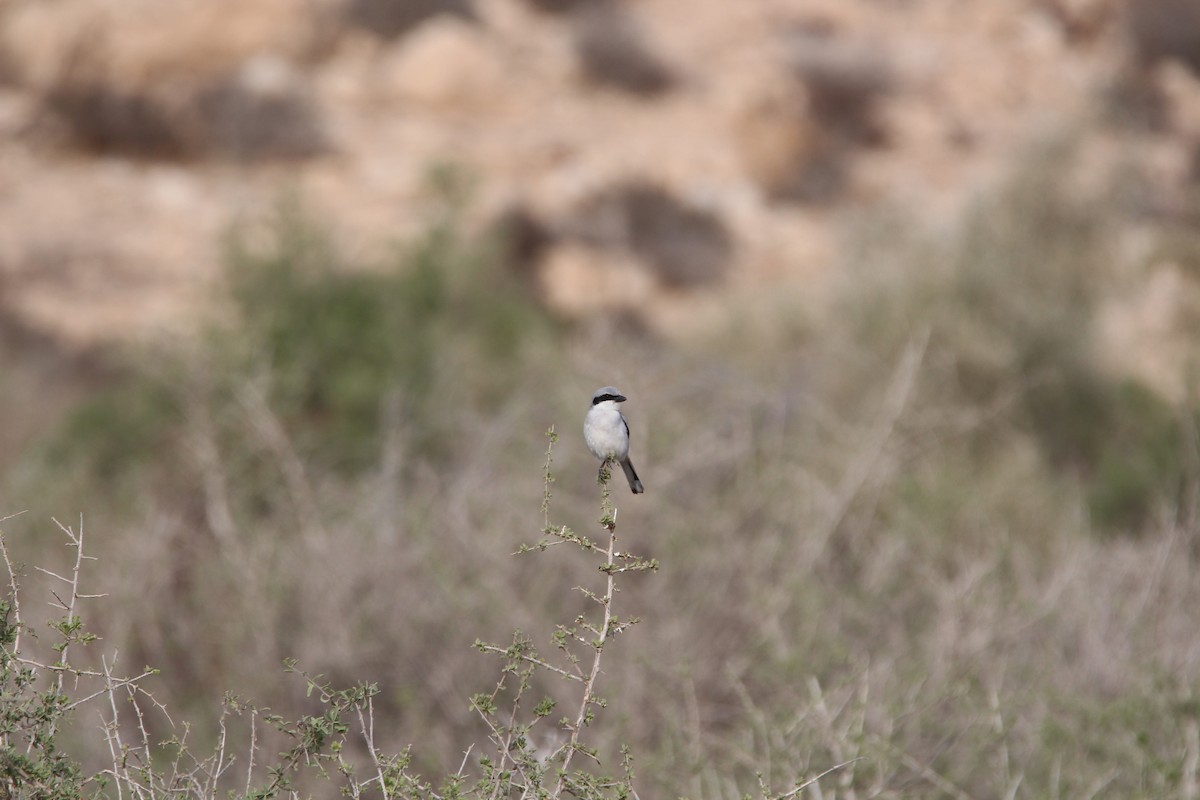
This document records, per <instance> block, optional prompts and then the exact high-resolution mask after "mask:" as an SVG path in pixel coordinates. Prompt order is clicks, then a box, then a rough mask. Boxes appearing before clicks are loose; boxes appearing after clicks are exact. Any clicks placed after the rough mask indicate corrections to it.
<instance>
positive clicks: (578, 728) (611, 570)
mask: <svg viewBox="0 0 1200 800" xmlns="http://www.w3.org/2000/svg"><path fill="white" fill-rule="evenodd" d="M611 466H612V461H611V459H606V460H605V462H604V464H603V465H602V466H601V471H600V498H601V501H600V525H601V526H602V527H603V528H604V529H605V530H606V531H608V547H607V548H605V549H604V550H602V551H601V553H602V554H603V555H604V564H603V565H601V567H600V569H601V571H603V572H604V575H605V582H604V595H603V596H602V597H599V598H595V599H596V600H597V602H599V604H600V606H601V608H602V609H603V619H602V621H601V623H600V626H599V627H598V628H594V629H592V631H593V633H595V634H596V639H595V640H594V641H593V642H592V643H591V646H592V666H591V669H590V670H589V672H588V674H587V677H586V678H585V679H584V683H583V694H582V697H581V698H580V701H579V712H578V713H577V714H576V716H575V723H574V724H573V725H572V726H571V736H570V738H569V739H568V740H567V743H566V745H565V748H566V755H565V756H563V763H562V768H561V770H560V771H559V775H558V783H557V785H556V786H555V787H554V793H553V794H552V795H551V797H552V798H557V797H559V796H561V795H562V792H563V789H564V787H565V786H566V783H567V780H568V774H569V771H570V767H571V759H572V757H573V756H574V755H575V752H576V751H577V750H579V735H580V733H581V732H582V731H583V727H584V725H586V724H588V722H589V719H588V710H589V709H590V707H591V705H592V703H593V701H594V699H595V688H596V678H597V677H598V676H599V675H600V659H601V656H603V654H604V645H605V644H606V643H607V642H608V637H609V634H610V633H611V632H612V622H613V613H612V603H613V596H614V595H615V594H616V592H617V577H616V576H617V572H618V569H617V565H616V555H617V511H616V509H615V508H614V507H613V505H612V498H611V496H610V492H609V488H608V478H609V475H610V468H611Z"/></svg>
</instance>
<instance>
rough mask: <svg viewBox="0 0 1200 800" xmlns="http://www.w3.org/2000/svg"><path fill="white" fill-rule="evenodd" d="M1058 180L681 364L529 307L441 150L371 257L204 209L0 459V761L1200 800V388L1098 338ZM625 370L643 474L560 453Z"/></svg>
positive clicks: (407, 789)
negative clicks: (177, 266) (165, 276)
mask: <svg viewBox="0 0 1200 800" xmlns="http://www.w3.org/2000/svg"><path fill="white" fill-rule="evenodd" d="M1077 164H1078V158H1077V152H1076V150H1075V148H1073V146H1072V144H1071V143H1070V142H1069V141H1058V142H1055V143H1052V144H1050V145H1047V146H1046V147H1044V148H1042V149H1040V150H1038V151H1037V152H1035V153H1032V154H1030V155H1029V156H1027V158H1026V161H1025V164H1024V166H1023V167H1022V168H1021V169H1019V170H1015V171H1014V172H1013V173H1012V174H1011V175H1010V176H1009V177H1008V178H1007V179H1006V180H1005V181H1003V182H1002V183H1000V184H998V185H997V186H996V188H995V189H994V190H993V191H992V192H991V193H989V194H987V195H986V196H982V197H980V199H979V200H978V201H977V203H976V204H975V206H974V207H973V208H972V209H970V210H969V211H968V212H966V213H964V214H963V215H962V216H961V218H960V221H959V223H958V224H957V226H956V227H954V228H953V229H950V230H940V231H922V230H921V229H920V228H919V227H916V226H912V225H911V224H909V223H910V221H911V220H908V219H906V218H905V217H904V215H903V212H899V211H897V212H892V213H880V214H878V215H876V216H875V217H872V218H871V219H863V220H861V221H860V222H859V223H858V224H857V225H855V226H853V227H848V228H847V230H846V237H847V244H846V247H845V258H846V264H845V265H844V270H845V276H846V280H845V286H844V288H843V289H841V290H839V292H838V294H837V297H836V298H835V300H834V301H833V302H831V303H830V304H829V307H828V308H827V309H825V310H824V311H821V312H818V311H813V310H812V309H811V306H810V305H807V304H805V303H803V302H801V299H800V298H798V297H795V296H789V295H779V296H776V297H773V298H772V299H771V301H770V302H766V303H762V304H757V305H756V306H755V307H754V308H747V309H746V312H745V320H744V323H734V325H735V327H736V328H737V330H735V331H733V335H732V336H731V335H729V332H714V335H713V336H712V338H711V339H710V340H708V341H697V342H695V343H693V344H692V345H690V346H688V347H681V346H679V345H674V344H668V343H666V342H664V341H661V340H657V339H655V338H654V337H652V336H649V335H647V334H646V333H645V332H644V331H643V330H640V329H638V328H637V327H636V326H615V327H600V328H591V327H588V326H583V325H580V324H577V323H568V322H567V321H565V320H562V319H558V318H556V317H554V316H553V315H552V314H550V313H548V312H547V311H546V310H545V309H544V308H543V307H542V306H541V305H540V304H539V303H538V302H537V301H536V299H535V298H534V296H533V295H532V294H531V293H530V292H529V291H528V290H527V288H526V286H525V284H524V282H523V280H522V277H521V276H520V275H518V274H514V273H513V272H512V271H510V270H507V269H505V268H504V267H503V264H504V263H505V259H506V257H505V253H507V252H508V248H507V247H506V246H505V244H504V241H503V236H504V233H503V231H502V230H499V231H497V230H479V229H475V228H472V227H470V226H467V225H464V224H463V214H462V209H463V207H464V206H465V205H467V204H469V203H470V202H471V200H470V197H471V192H470V182H469V180H466V178H465V177H464V175H463V174H462V173H461V172H460V171H455V170H440V171H437V172H436V173H434V177H433V179H432V180H431V182H430V189H429V192H430V194H429V208H431V209H434V210H433V211H431V213H430V217H429V222H428V226H427V229H426V231H425V232H424V233H423V234H421V235H420V236H418V237H416V238H415V239H413V240H410V241H407V242H404V243H402V244H399V245H397V246H396V247H395V248H393V249H392V250H390V251H389V252H390V253H391V255H389V256H388V258H387V259H385V260H384V261H383V262H381V263H355V262H354V261H353V260H352V259H351V258H350V257H349V256H347V255H346V254H345V253H344V251H343V250H341V249H339V247H338V245H337V243H336V242H335V241H334V240H333V239H332V238H331V237H329V236H328V235H327V234H326V232H324V231H323V230H322V228H321V225H320V224H319V222H317V221H316V220H314V219H313V218H312V217H311V215H309V214H308V213H307V212H306V211H305V208H304V203H303V200H302V199H292V200H288V201H284V202H282V203H281V204H280V206H279V208H278V210H277V212H276V213H275V214H274V215H273V217H272V218H271V219H269V220H251V221H248V222H247V223H246V224H244V225H242V226H239V227H237V228H235V229H234V230H232V231H231V233H230V234H229V236H228V239H227V244H226V247H225V251H226V253H227V270H228V272H227V281H226V282H225V284H224V286H225V288H224V289H223V294H222V295H221V297H220V298H219V299H218V302H214V303H213V309H214V310H213V312H212V314H211V315H209V316H208V317H207V318H206V321H204V322H202V323H201V324H200V325H199V328H198V329H197V330H196V331H195V332H194V333H193V334H191V335H187V336H181V337H179V338H178V339H177V340H173V341H162V342H159V343H158V344H156V345H155V346H153V347H144V348H138V349H132V350H129V351H128V352H126V353H125V354H124V356H123V358H122V360H121V362H120V365H119V368H117V369H115V370H113V372H112V374H111V375H110V377H109V378H107V380H106V383H107V386H106V388H105V389H104V390H103V391H102V392H100V393H95V394H91V395H89V396H88V397H86V399H84V400H83V401H81V402H79V403H78V404H76V405H75V406H74V407H73V408H72V409H71V410H69V411H68V412H67V413H66V414H65V415H64V416H63V417H62V421H61V422H60V423H59V424H57V425H56V426H55V427H54V428H53V429H52V430H50V431H49V432H48V433H47V434H45V435H44V436H42V437H40V438H39V439H38V440H37V441H36V442H35V444H34V445H32V446H31V447H30V448H28V449H27V452H26V454H25V456H24V457H23V458H21V459H20V460H19V461H18V462H17V463H16V464H15V465H14V466H13V467H12V468H11V469H10V470H9V473H8V475H7V476H6V482H5V486H6V497H9V498H13V500H11V501H10V502H19V504H20V505H21V506H22V508H21V509H17V510H23V509H27V510H25V513H23V514H21V515H20V516H16V517H11V518H9V519H7V520H6V521H5V522H4V525H3V531H4V542H5V548H6V552H7V556H6V562H7V564H8V566H9V571H10V573H9V574H10V576H11V580H10V581H9V582H8V590H7V591H6V596H7V600H6V605H5V615H4V619H5V628H4V636H3V646H4V658H5V661H4V665H3V669H4V670H5V671H4V673H3V675H4V677H3V679H4V681H5V691H4V701H3V704H4V716H3V719H4V723H3V725H4V728H3V730H0V736H2V737H3V738H2V739H0V742H2V744H3V747H4V750H3V771H2V775H3V780H4V781H5V782H6V784H5V785H6V786H7V787H8V789H9V791H10V793H14V795H15V796H30V797H33V796H64V797H66V796H76V795H77V794H78V793H79V792H84V793H86V794H88V795H89V796H92V795H96V796H99V795H102V794H107V796H139V797H142V796H146V797H148V796H168V795H170V796H189V797H211V796H217V795H223V793H224V792H227V791H229V792H233V794H234V795H235V796H247V797H251V796H253V797H267V796H291V795H293V794H295V795H297V796H317V797H320V796H333V795H334V794H336V793H337V792H338V791H339V790H342V789H344V790H345V791H347V792H349V793H350V794H352V795H354V796H359V795H361V796H392V797H435V796H436V797H455V796H464V797H467V796H484V794H486V795H487V796H530V797H533V796H559V795H560V794H568V795H571V796H576V797H600V796H605V797H610V796H611V797H618V796H640V797H659V796H677V797H691V798H732V797H743V796H751V797H768V798H771V797H799V796H806V793H807V796H813V797H817V796H822V797H848V798H853V797H956V798H965V797H978V798H989V797H1029V798H1042V797H1064V798H1065V797H1167V796H1178V797H1194V796H1196V793H1197V791H1198V790H1197V764H1198V762H1200V717H1198V716H1197V711H1196V709H1197V698H1196V689H1197V679H1198V677H1200V673H1198V670H1200V639H1198V638H1197V637H1196V636H1195V634H1194V611H1193V609H1194V608H1196V605H1197V602H1198V601H1200V598H1198V597H1197V588H1196V584H1195V581H1194V580H1193V578H1192V575H1193V572H1194V565H1195V559H1196V558H1197V552H1198V545H1197V541H1198V540H1197V528H1196V525H1197V523H1196V517H1195V514H1196V490H1197V486H1200V483H1198V482H1197V469H1198V466H1197V464H1198V463H1200V462H1198V461H1197V457H1196V438H1195V426H1196V407H1195V404H1194V402H1193V401H1192V400H1191V399H1190V398H1192V397H1193V395H1192V393H1191V391H1190V390H1189V391H1188V392H1186V393H1184V394H1183V395H1180V396H1178V397H1171V396H1170V395H1169V394H1167V393H1165V392H1164V391H1163V390H1162V389H1161V388H1158V387H1155V386H1152V385H1150V384H1148V383H1145V382H1142V381H1139V380H1138V379H1135V378H1133V377H1131V376H1130V375H1128V374H1123V373H1121V372H1119V371H1116V370H1114V369H1113V368H1112V367H1111V364H1110V360H1109V359H1107V358H1106V353H1105V352H1103V349H1102V348H1101V342H1102V338H1101V336H1100V334H1099V332H1098V330H1099V327H1100V319H1101V317H1102V316H1103V312H1104V309H1105V307H1106V305H1105V304H1106V302H1108V301H1109V300H1110V299H1111V298H1113V297H1118V296H1120V294H1121V293H1122V292H1123V291H1126V290H1127V287H1128V286H1129V285H1130V284H1129V280H1130V275H1129V274H1128V271H1129V270H1130V269H1131V268H1130V267H1129V266H1128V263H1127V261H1123V260H1118V259H1117V258H1116V256H1115V254H1116V253H1117V252H1118V250H1117V249H1116V248H1115V247H1114V245H1113V236H1114V232H1115V231H1116V230H1117V227H1116V224H1115V223H1116V221H1118V220H1120V219H1121V218H1122V215H1124V214H1126V213H1128V204H1127V200H1126V198H1125V197H1124V195H1123V193H1122V187H1121V186H1104V187H1100V188H1099V189H1095V190H1093V191H1092V192H1090V193H1087V192H1083V191H1081V190H1079V189H1078V188H1077V186H1076V182H1074V181H1073V180H1072V178H1071V176H1072V173H1073V170H1075V169H1076V167H1077ZM1159 236H1160V239H1159V241H1158V243H1157V244H1156V245H1155V248H1154V249H1153V250H1152V252H1161V248H1170V250H1171V252H1173V253H1178V254H1183V257H1185V256H1186V254H1187V253H1194V252H1196V251H1195V249H1194V247H1189V246H1187V242H1188V241H1190V240H1188V239H1187V235H1186V231H1184V232H1182V233H1181V232H1179V231H1175V232H1160V234H1159ZM1193 244H1194V242H1193ZM1180 263H1181V264H1183V265H1184V268H1185V269H1186V270H1187V272H1186V274H1185V281H1186V282H1185V284H1184V285H1185V287H1186V288H1187V291H1194V290H1195V287H1194V286H1193V285H1192V283H1191V282H1192V281H1194V280H1195V277H1194V276H1195V273H1194V270H1195V264H1194V263H1192V262H1191V261H1181V262H1180ZM614 353H619V354H621V357H620V359H619V360H617V361H614V360H613V358H612V354H614ZM1185 366H1186V365H1181V369H1182V368H1183V367H1185ZM614 371H615V372H616V374H614ZM610 379H611V380H616V381H619V383H620V385H621V386H622V387H623V388H625V389H626V391H627V393H628V395H629V397H630V402H629V404H628V405H627V408H626V411H627V413H628V416H629V419H630V421H631V425H632V426H633V438H634V442H635V447H636V451H637V453H638V456H639V459H638V461H639V469H640V470H641V472H642V473H643V479H644V480H645V483H646V485H647V494H646V495H645V496H642V497H636V498H630V497H628V496H626V495H625V494H624V493H623V492H621V491H618V490H615V489H614V494H613V495H612V496H611V497H610V496H609V495H608V494H607V493H605V494H604V495H603V497H602V498H601V495H600V493H599V492H598V491H597V488H596V485H595V464H594V462H593V461H592V460H591V458H590V456H588V455H587V453H586V451H585V449H584V448H583V446H582V444H581V442H580V441H579V436H578V435H577V433H576V429H577V428H578V425H579V421H580V420H581V418H582V413H583V411H584V408H585V406H586V398H587V397H588V396H589V393H590V390H591V388H594V387H592V384H593V383H597V382H598V381H599V382H605V381H607V380H610ZM1185 385H1186V384H1185ZM549 427H553V428H554V430H555V431H556V432H557V440H558V444H557V447H555V448H553V449H552V450H551V451H547V449H546V438H545V435H544V434H545V431H546V429H547V428H549ZM551 455H552V460H551ZM601 500H602V502H603V511H602V515H601V518H602V522H603V526H602V527H601V528H600V529H596V528H595V527H590V526H593V525H594V523H593V522H592V520H595V519H596V517H597V508H599V507H600V502H599V501H601ZM64 508H65V509H67V512H66V513H64V512H63V509H64ZM80 512H82V517H78V516H76V515H77V514H79V513H80ZM10 513H11V512H10ZM67 514H69V515H70V516H67ZM52 519H57V520H60V521H61V522H62V524H61V525H56V524H55V523H54V522H52V521H51V520H52ZM618 519H619V524H618ZM616 531H619V533H620V538H619V540H618V539H616V538H611V539H610V538H608V536H609V534H610V533H612V534H613V536H614V537H615V535H616ZM85 532H86V544H87V546H86V550H85V548H84V546H83V545H84V541H85V540H84V536H85ZM618 541H619V547H618V546H617V544H616V543H617V542H618ZM64 542H65V543H66V544H67V545H68V546H67V548H65V549H64V547H63V544H64ZM556 543H563V544H566V545H567V546H566V547H559V546H553V545H554V544H556ZM580 549H582V553H580V552H579V550H580ZM569 551H571V552H569ZM630 551H632V552H635V553H637V554H638V555H637V556H631V555H629V554H628V553H629V552H630ZM572 553H573V554H572ZM92 556H94V557H95V558H96V560H95V561H92V560H91V557H92ZM597 559H599V566H600V567H601V569H600V571H599V572H597V569H596V568H597V565H598V560H597ZM631 567H634V568H636V569H633V570H630V568H631ZM648 567H656V570H655V571H649V570H646V571H645V572H644V574H642V571H643V570H644V569H645V568H648ZM631 572H637V573H638V574H631ZM605 581H609V582H608V583H607V587H608V588H607V590H605V588H604V587H605ZM574 587H581V588H583V589H585V590H586V591H582V592H580V591H575V588H574ZM93 595H103V597H93ZM47 598H49V599H50V600H52V603H51V605H50V606H47V605H45V604H44V603H43V600H45V599H47ZM610 604H611V605H610ZM597 609H599V610H600V611H602V612H604V613H603V614H602V616H601V618H600V620H601V621H597V618H596V617H595V616H593V614H594V613H595V612H596V611H597ZM610 610H611V613H612V614H613V615H614V616H612V617H607V616H605V615H606V614H607V613H608V612H609V611H610ZM635 618H636V619H637V620H640V622H641V624H638V625H636V626H634V627H630V628H629V629H628V630H626V628H627V626H628V625H629V623H632V622H634V621H635ZM555 626H558V627H555ZM514 631H517V633H516V636H515V638H514ZM618 633H620V635H619V636H618V635H617V634H618ZM482 642H494V643H499V644H493V645H487V644H479V646H478V647H477V648H473V647H472V643H482ZM479 650H482V651H483V653H480V652H479ZM601 652H602V653H603V656H604V660H603V664H602V666H601V667H600V668H599V669H598V670H597V671H592V669H591V667H592V660H591V655H592V654H594V655H595V656H596V658H597V659H598V658H599V655H600V654H601ZM560 656H561V657H564V658H565V661H562V662H561V663H560V662H559V661H558V660H556V659H557V658H558V657H560ZM146 665H148V666H146ZM576 670H579V671H578V672H577V671H576ZM287 672H293V673H296V674H294V675H292V677H291V678H290V679H289V678H288V677H287V674H286V673H287ZM578 675H582V676H584V677H585V678H586V679H587V682H586V688H584V689H583V693H582V695H581V693H580V689H581V687H580V685H579V684H580V681H578V680H575V676H578ZM497 676H499V681H498V677H497ZM592 678H594V679H595V680H594V682H593V681H592V680H591V679H592ZM581 697H582V698H583V700H582V705H580V702H581ZM222 698H224V700H222ZM514 708H515V709H516V713H515V714H514V713H513V712H512V709H514ZM498 745H499V746H498ZM563 770H565V771H563ZM801 787H803V788H801ZM41 792H45V793H48V794H45V795H44V794H40V793H41ZM55 792H57V793H58V794H57V795H55V794H54V793H55Z"/></svg>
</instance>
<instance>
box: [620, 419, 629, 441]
mask: <svg viewBox="0 0 1200 800" xmlns="http://www.w3.org/2000/svg"><path fill="white" fill-rule="evenodd" d="M621 424H622V425H624V426H625V438H626V439H628V438H629V423H628V422H626V421H625V415H624V414H622V415H621Z"/></svg>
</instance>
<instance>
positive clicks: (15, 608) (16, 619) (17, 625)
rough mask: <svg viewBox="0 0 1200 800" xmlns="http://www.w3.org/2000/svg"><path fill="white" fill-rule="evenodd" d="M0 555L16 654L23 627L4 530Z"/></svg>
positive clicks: (11, 516)
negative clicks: (6, 584)
mask: <svg viewBox="0 0 1200 800" xmlns="http://www.w3.org/2000/svg"><path fill="white" fill-rule="evenodd" d="M21 513H24V512H21ZM15 516H17V515H16V514H10V515H9V516H7V517H5V518H4V519H0V522H7V521H8V520H10V519H12V518H13V517H15ZM0 557H3V558H4V568H5V569H6V570H8V592H9V596H10V597H12V613H13V628H14V630H15V634H14V636H13V649H12V652H13V655H16V654H17V653H19V652H21V630H22V627H23V626H22V624H21V598H20V596H19V593H18V592H17V572H16V567H14V566H13V563H12V559H10V558H9V557H8V545H7V543H6V542H5V540H4V531H0Z"/></svg>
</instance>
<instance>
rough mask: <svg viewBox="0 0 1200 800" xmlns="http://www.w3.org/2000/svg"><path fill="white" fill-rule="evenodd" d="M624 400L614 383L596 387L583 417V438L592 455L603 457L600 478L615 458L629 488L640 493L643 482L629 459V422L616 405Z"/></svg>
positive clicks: (635, 492) (601, 458)
mask: <svg viewBox="0 0 1200 800" xmlns="http://www.w3.org/2000/svg"><path fill="white" fill-rule="evenodd" d="M624 402H625V395H623V394H621V390H620V389H618V388H617V387H615V386H605V387H603V388H601V389H597V390H596V392H595V394H593V395H592V407H591V408H589V409H588V411H587V415H586V416H584V418H583V438H584V441H586V442H587V446H588V450H591V451H592V455H594V456H595V457H596V458H598V459H600V475H601V479H603V476H604V468H605V467H606V466H607V465H608V462H609V461H615V462H616V463H618V464H620V465H621V469H623V470H624V471H625V479H626V480H628V481H629V488H630V490H631V491H632V492H633V493H634V494H641V493H642V492H643V491H644V489H643V488H642V482H641V480H640V479H639V478H638V476H637V472H636V471H635V470H634V469H633V462H632V461H630V460H629V423H627V422H626V421H625V417H624V415H623V414H621V411H620V409H618V408H617V403H624Z"/></svg>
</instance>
